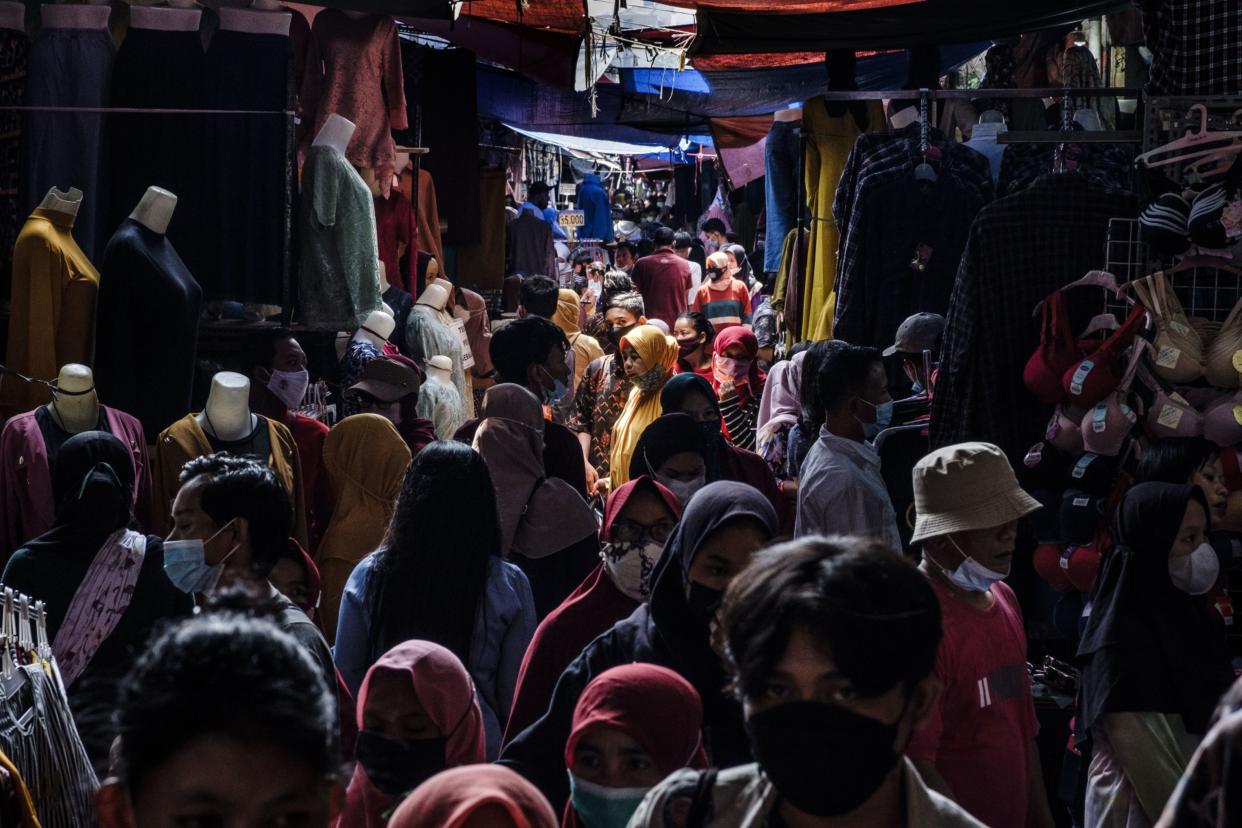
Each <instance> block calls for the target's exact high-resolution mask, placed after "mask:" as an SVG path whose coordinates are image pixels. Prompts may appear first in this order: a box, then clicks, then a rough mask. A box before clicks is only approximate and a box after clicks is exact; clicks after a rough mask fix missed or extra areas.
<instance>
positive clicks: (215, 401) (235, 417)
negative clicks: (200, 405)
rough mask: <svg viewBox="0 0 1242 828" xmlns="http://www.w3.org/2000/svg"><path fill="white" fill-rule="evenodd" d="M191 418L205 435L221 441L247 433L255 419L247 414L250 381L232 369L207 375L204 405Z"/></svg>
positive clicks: (255, 423) (251, 430) (227, 440)
mask: <svg viewBox="0 0 1242 828" xmlns="http://www.w3.org/2000/svg"><path fill="white" fill-rule="evenodd" d="M194 419H195V421H196V422H197V423H198V425H199V428H201V429H202V430H203V431H204V432H205V433H206V434H207V435H208V436H209V437H215V438H216V439H218V440H223V441H225V442H234V441H236V440H241V439H242V438H244V437H246V436H247V435H249V434H251V433H252V432H253V431H254V430H255V428H256V427H257V426H258V424H259V419H258V417H256V416H255V415H253V414H251V413H250V380H248V379H246V378H245V377H244V376H242V375H241V374H236V373H234V372H232V371H221V372H220V373H218V374H216V375H215V376H214V377H212V378H211V391H210V393H208V395H207V406H206V407H205V408H204V409H203V410H202V411H200V412H199V413H198V414H195V415H194Z"/></svg>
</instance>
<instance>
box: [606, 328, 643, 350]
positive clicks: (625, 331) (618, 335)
mask: <svg viewBox="0 0 1242 828" xmlns="http://www.w3.org/2000/svg"><path fill="white" fill-rule="evenodd" d="M637 327H638V326H637V325H629V326H627V327H624V328H613V329H612V330H611V331H609V332H608V335H609V336H611V337H612V344H614V345H616V346H617V347H618V348H620V347H621V340H623V339H625V338H626V337H627V336H629V335H630V331H632V330H634V329H635V328H637Z"/></svg>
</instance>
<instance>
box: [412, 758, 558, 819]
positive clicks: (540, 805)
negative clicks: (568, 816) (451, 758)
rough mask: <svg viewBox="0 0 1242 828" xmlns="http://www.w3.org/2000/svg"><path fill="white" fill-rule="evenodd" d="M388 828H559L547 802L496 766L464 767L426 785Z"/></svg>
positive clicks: (529, 786)
mask: <svg viewBox="0 0 1242 828" xmlns="http://www.w3.org/2000/svg"><path fill="white" fill-rule="evenodd" d="M388 826H389V828H466V826H470V828H474V826H480V828H482V826H486V828H557V825H556V813H555V812H554V811H553V810H552V807H551V806H550V805H548V801H547V800H546V799H544V798H543V796H542V795H541V794H540V793H539V791H538V790H536V788H535V786H534V785H531V784H530V783H529V782H527V781H526V780H525V779H523V778H522V777H520V776H518V775H517V774H516V773H514V772H513V771H511V770H509V769H507V768H502V767H500V766H499V765H467V766H466V767H464V768H454V769H453V770H448V771H445V772H444V773H442V774H439V775H438V776H433V777H432V778H431V779H429V780H428V781H426V782H424V783H423V784H422V785H420V786H419V787H418V790H416V791H414V793H412V794H411V795H410V798H409V799H407V800H406V801H405V802H403V803H402V804H401V807H400V808H398V809H397V812H396V813H395V814H393V815H392V820H391V821H390V822H389V823H388Z"/></svg>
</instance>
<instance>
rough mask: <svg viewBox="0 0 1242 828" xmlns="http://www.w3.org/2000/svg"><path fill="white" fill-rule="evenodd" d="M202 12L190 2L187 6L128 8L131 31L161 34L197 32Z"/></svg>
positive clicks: (170, 5)
mask: <svg viewBox="0 0 1242 828" xmlns="http://www.w3.org/2000/svg"><path fill="white" fill-rule="evenodd" d="M202 19H203V10H202V9H200V8H198V7H197V6H196V5H195V4H194V3H193V2H192V0H191V2H190V3H189V5H188V6H186V5H173V3H172V2H171V0H170V4H169V6H130V9H129V26H130V28H131V29H155V30H157V31H161V32H197V31H198V27H199V24H200V23H201V22H202Z"/></svg>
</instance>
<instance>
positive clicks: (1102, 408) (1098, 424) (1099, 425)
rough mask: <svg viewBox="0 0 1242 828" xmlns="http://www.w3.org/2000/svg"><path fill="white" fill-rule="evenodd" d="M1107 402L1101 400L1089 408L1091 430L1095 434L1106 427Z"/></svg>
mask: <svg viewBox="0 0 1242 828" xmlns="http://www.w3.org/2000/svg"><path fill="white" fill-rule="evenodd" d="M1107 419H1108V403H1106V402H1102V403H1100V404H1099V405H1097V406H1096V407H1095V408H1093V409H1091V430H1092V431H1094V432H1095V433H1096V434H1099V433H1100V432H1102V431H1103V430H1104V429H1105V428H1107V427H1108V423H1107V422H1106V421H1107Z"/></svg>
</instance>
